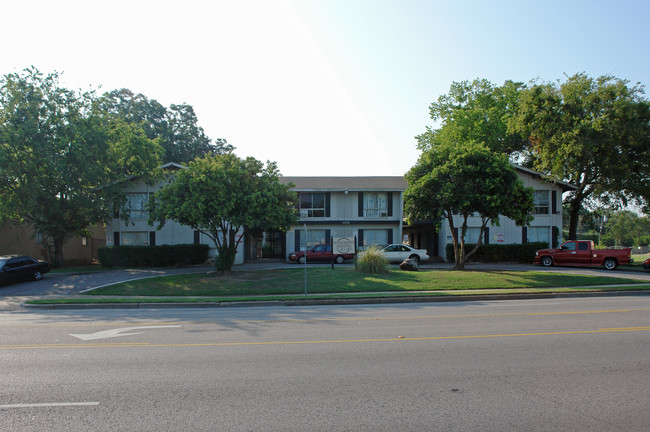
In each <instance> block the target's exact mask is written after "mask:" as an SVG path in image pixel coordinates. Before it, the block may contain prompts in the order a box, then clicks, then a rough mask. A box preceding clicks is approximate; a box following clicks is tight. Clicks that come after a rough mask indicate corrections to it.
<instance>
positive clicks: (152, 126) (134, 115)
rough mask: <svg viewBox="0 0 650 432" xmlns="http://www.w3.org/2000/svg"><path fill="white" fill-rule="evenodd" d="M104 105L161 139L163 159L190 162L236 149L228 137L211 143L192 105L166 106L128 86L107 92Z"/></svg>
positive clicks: (152, 136)
mask: <svg viewBox="0 0 650 432" xmlns="http://www.w3.org/2000/svg"><path fill="white" fill-rule="evenodd" d="M101 104H102V107H103V108H104V109H105V110H107V111H108V112H110V113H113V114H117V115H119V116H120V117H122V118H123V119H124V120H125V121H127V122H128V123H130V124H135V125H137V126H139V127H142V129H143V130H144V131H145V134H146V135H147V137H149V138H150V139H155V138H159V140H160V141H159V142H160V145H161V146H162V147H163V148H164V149H165V154H164V156H163V162H176V163H181V162H189V161H191V160H193V159H194V158H197V157H202V156H204V155H205V154H222V153H225V152H228V151H231V150H232V149H233V147H232V146H231V145H230V144H228V143H227V142H226V140H225V139H222V138H218V139H217V140H215V142H214V143H213V142H212V140H211V139H210V138H209V137H208V136H207V135H206V134H205V132H204V131H203V128H202V127H200V126H199V125H198V118H197V116H196V114H195V112H194V108H192V106H191V105H187V104H179V105H177V104H172V105H170V106H169V108H165V107H164V106H163V105H162V104H160V103H159V102H158V101H156V100H155V99H149V98H147V97H146V96H144V95H143V94H135V93H133V92H132V91H131V90H128V89H121V90H113V91H111V92H107V93H105V94H104V95H103V97H102V101H101Z"/></svg>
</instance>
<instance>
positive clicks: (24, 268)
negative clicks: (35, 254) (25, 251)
mask: <svg viewBox="0 0 650 432" xmlns="http://www.w3.org/2000/svg"><path fill="white" fill-rule="evenodd" d="M49 271H50V264H49V263H48V262H47V261H39V260H36V259H34V258H32V257H30V256H27V255H0V284H6V283H12V282H18V281H21V280H26V279H31V280H40V279H41V278H42V277H43V275H44V274H45V273H47V272H49Z"/></svg>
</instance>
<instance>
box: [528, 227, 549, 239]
mask: <svg viewBox="0 0 650 432" xmlns="http://www.w3.org/2000/svg"><path fill="white" fill-rule="evenodd" d="M548 239H549V227H528V232H527V234H526V240H527V241H529V242H547V243H548Z"/></svg>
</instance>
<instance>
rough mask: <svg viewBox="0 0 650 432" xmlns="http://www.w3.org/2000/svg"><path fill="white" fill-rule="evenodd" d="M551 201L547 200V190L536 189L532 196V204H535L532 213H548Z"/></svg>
mask: <svg viewBox="0 0 650 432" xmlns="http://www.w3.org/2000/svg"><path fill="white" fill-rule="evenodd" d="M550 204H551V201H550V200H549V191H547V190H536V191H535V195H534V198H533V205H534V206H535V210H534V212H533V213H534V214H539V215H541V214H548V213H549V208H550Z"/></svg>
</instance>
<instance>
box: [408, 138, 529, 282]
mask: <svg viewBox="0 0 650 432" xmlns="http://www.w3.org/2000/svg"><path fill="white" fill-rule="evenodd" d="M406 179H407V180H408V188H407V189H406V192H405V194H404V201H405V212H406V214H407V215H408V217H409V219H411V220H433V221H436V223H437V221H440V220H441V219H446V220H447V222H448V224H449V229H450V231H451V232H452V233H453V232H455V230H456V229H457V228H459V233H460V239H457V238H456V236H455V235H454V236H453V246H454V268H455V269H457V270H463V269H464V267H465V262H466V260H467V258H469V257H470V256H471V255H472V254H474V253H475V252H476V251H477V250H478V248H479V246H480V245H481V239H482V238H483V235H484V232H485V228H486V227H487V225H488V223H491V224H493V225H498V223H499V215H503V216H506V217H508V218H510V219H512V220H514V221H515V223H516V224H517V225H520V226H521V225H526V224H528V223H530V221H531V220H532V216H531V213H532V211H533V190H532V189H531V188H527V187H525V186H524V184H523V182H522V181H521V180H520V179H519V177H518V176H517V173H516V172H515V170H514V168H513V167H512V165H511V164H510V163H509V161H508V157H507V156H505V155H498V154H495V153H493V152H492V151H490V150H489V149H488V148H487V147H486V146H484V145H483V144H480V143H474V142H469V143H457V144H456V143H451V144H441V145H437V146H434V147H431V148H430V149H428V150H427V151H425V152H423V154H422V155H421V156H420V158H419V160H418V162H417V164H416V165H415V166H414V167H413V168H411V170H410V171H409V172H408V173H407V174H406ZM476 214H477V215H478V216H479V217H480V218H481V232H480V235H479V240H478V242H477V244H476V246H475V247H474V248H473V249H472V250H471V251H467V250H466V246H465V234H466V233H467V227H468V218H469V217H470V216H472V215H476ZM454 215H460V217H461V218H462V224H461V226H460V227H456V226H455V225H454ZM458 240H460V244H459V242H458Z"/></svg>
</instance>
